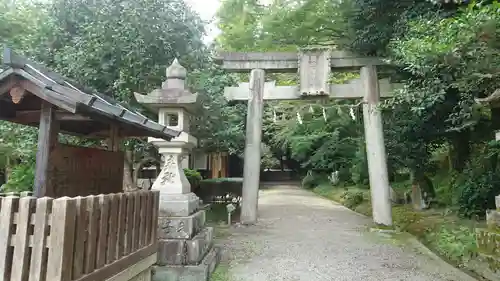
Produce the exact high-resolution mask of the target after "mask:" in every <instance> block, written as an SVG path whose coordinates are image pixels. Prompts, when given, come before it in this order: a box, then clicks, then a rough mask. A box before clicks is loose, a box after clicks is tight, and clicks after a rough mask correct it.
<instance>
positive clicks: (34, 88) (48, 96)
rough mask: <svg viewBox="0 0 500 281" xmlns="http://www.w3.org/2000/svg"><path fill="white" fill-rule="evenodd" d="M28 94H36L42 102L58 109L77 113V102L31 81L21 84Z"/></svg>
mask: <svg viewBox="0 0 500 281" xmlns="http://www.w3.org/2000/svg"><path fill="white" fill-rule="evenodd" d="M19 84H20V85H21V87H23V88H24V89H25V90H27V91H28V92H30V93H32V94H34V95H35V96H37V97H39V98H40V99H42V100H45V101H47V102H49V103H51V104H53V105H55V106H57V107H60V108H62V109H64V110H66V111H69V112H71V113H75V112H76V102H74V101H72V100H70V99H68V98H67V97H65V96H63V95H61V94H59V93H56V92H54V91H51V90H49V89H46V88H44V87H43V86H40V85H36V84H35V83H33V82H32V81H31V80H29V81H28V80H25V81H21V82H20V83H19Z"/></svg>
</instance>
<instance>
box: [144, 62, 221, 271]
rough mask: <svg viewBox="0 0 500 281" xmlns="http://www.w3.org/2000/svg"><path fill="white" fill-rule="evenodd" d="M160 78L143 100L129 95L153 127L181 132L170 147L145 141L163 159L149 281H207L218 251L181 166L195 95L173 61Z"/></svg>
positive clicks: (189, 143)
mask: <svg viewBox="0 0 500 281" xmlns="http://www.w3.org/2000/svg"><path fill="white" fill-rule="evenodd" d="M166 74H167V78H166V80H165V82H163V83H162V85H161V89H155V90H153V91H152V92H150V93H149V94H147V95H141V94H137V93H135V98H136V99H137V101H138V102H139V103H141V104H144V105H145V106H147V107H149V108H150V109H152V110H154V111H156V112H158V119H159V122H158V123H160V124H162V125H165V126H166V127H167V128H169V129H172V130H176V131H181V134H180V135H179V136H178V137H176V138H174V139H172V140H171V141H166V140H163V139H157V138H149V140H148V141H149V142H150V143H152V144H153V145H155V146H156V147H157V148H158V151H159V153H160V154H161V155H162V158H163V166H162V170H161V172H160V174H159V175H158V177H157V178H156V180H155V182H154V184H153V190H158V191H160V204H159V209H160V212H159V218H158V238H159V252H158V266H159V267H158V268H157V269H156V273H155V277H154V278H153V280H179V279H180V280H184V279H182V278H183V277H184V275H186V276H193V277H195V278H194V279H189V280H207V278H208V276H207V275H208V274H210V273H211V272H212V271H213V270H214V268H215V265H216V264H217V262H218V259H219V251H218V250H217V249H216V248H213V247H212V244H213V243H212V237H213V229H212V228H211V227H205V211H204V210H200V200H199V198H198V197H197V196H196V195H195V194H194V193H192V192H191V186H190V184H189V181H188V180H187V178H186V176H185V175H184V170H183V168H185V167H183V165H182V162H183V159H184V158H186V156H188V155H189V152H190V151H191V150H192V149H193V148H194V147H195V146H196V144H197V139H196V138H195V137H193V136H192V135H190V134H189V117H190V115H191V114H193V113H194V106H195V105H196V101H197V97H198V95H197V94H193V93H191V92H190V91H189V90H188V89H186V81H185V80H186V69H185V68H184V67H183V66H182V65H180V64H179V62H178V61H177V59H175V60H174V62H173V63H172V65H170V66H169V67H168V68H167V71H166Z"/></svg>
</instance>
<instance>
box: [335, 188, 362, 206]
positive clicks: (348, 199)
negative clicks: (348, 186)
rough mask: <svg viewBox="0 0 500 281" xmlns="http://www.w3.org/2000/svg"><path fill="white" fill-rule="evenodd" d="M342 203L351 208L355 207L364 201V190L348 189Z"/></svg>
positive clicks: (342, 196)
mask: <svg viewBox="0 0 500 281" xmlns="http://www.w3.org/2000/svg"><path fill="white" fill-rule="evenodd" d="M340 198H342V204H343V205H344V206H346V207H347V208H349V209H354V208H356V207H357V206H359V205H360V204H361V203H363V201H364V196H363V192H361V191H346V192H344V193H343V194H342V195H341V197H340Z"/></svg>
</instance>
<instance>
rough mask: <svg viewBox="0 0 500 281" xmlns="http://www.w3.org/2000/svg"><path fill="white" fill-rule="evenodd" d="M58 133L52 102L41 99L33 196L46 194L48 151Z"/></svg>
mask: <svg viewBox="0 0 500 281" xmlns="http://www.w3.org/2000/svg"><path fill="white" fill-rule="evenodd" d="M58 133H59V126H58V124H57V121H56V119H55V108H54V106H53V105H52V104H50V103H48V102H46V101H42V107H41V110H40V125H39V127H38V150H37V152H36V169H35V186H34V196H35V197H44V196H45V195H46V194H47V177H48V167H49V158H50V151H51V150H52V149H53V148H54V147H55V145H56V144H57V136H58Z"/></svg>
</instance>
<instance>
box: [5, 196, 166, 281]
mask: <svg viewBox="0 0 500 281" xmlns="http://www.w3.org/2000/svg"><path fill="white" fill-rule="evenodd" d="M158 201H159V193H158V192H155V191H139V192H130V193H119V194H108V195H97V196H87V197H75V198H69V197H63V198H58V199H52V198H48V197H44V198H34V197H17V196H7V197H2V198H0V280H2V281H9V280H10V281H73V280H78V281H91V280H92V281H94V280H95V281H101V280H106V279H108V278H110V277H112V276H114V275H115V274H117V273H119V272H122V271H123V270H125V269H127V268H128V267H130V266H133V265H134V264H136V263H138V262H140V261H141V260H143V259H145V258H148V257H149V256H151V255H153V254H155V253H156V251H157V238H156V231H157V227H156V226H157V220H158Z"/></svg>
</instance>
